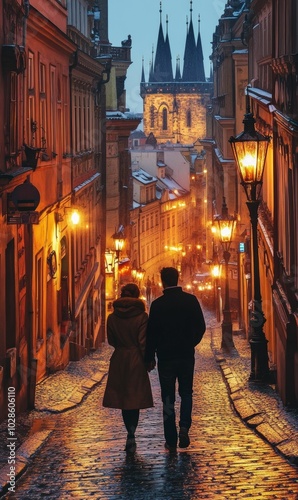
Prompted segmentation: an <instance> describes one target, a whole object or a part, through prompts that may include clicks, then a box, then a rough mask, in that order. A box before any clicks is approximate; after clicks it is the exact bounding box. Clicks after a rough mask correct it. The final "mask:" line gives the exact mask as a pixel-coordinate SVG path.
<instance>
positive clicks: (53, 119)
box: [50, 66, 57, 152]
mask: <svg viewBox="0 0 298 500" xmlns="http://www.w3.org/2000/svg"><path fill="white" fill-rule="evenodd" d="M50 85H51V88H50V94H51V95H50V99H51V121H50V123H51V137H50V141H51V144H50V147H51V148H52V149H51V151H53V152H56V133H57V130H56V109H57V106H56V68H55V67H54V66H51V67H50Z"/></svg>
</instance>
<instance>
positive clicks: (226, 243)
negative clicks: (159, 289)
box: [214, 198, 236, 350]
mask: <svg viewBox="0 0 298 500" xmlns="http://www.w3.org/2000/svg"><path fill="white" fill-rule="evenodd" d="M214 220H215V221H216V222H217V224H218V229H219V238H220V242H221V244H222V246H223V249H224V253H223V257H224V261H225V303H224V309H223V322H222V324H221V328H222V339H221V347H222V349H226V350H230V349H233V348H234V342H233V326H232V317H231V311H230V287H229V260H230V257H231V254H230V252H229V250H230V246H231V241H232V235H233V229H234V225H235V222H236V219H235V217H233V216H232V215H229V214H228V207H227V205H226V201H225V198H224V199H223V204H222V213H221V215H215V216H214Z"/></svg>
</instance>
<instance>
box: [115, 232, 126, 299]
mask: <svg viewBox="0 0 298 500" xmlns="http://www.w3.org/2000/svg"><path fill="white" fill-rule="evenodd" d="M112 238H113V240H114V247H115V253H116V261H115V295H116V297H118V289H119V259H120V253H121V250H123V247H124V240H125V238H124V234H123V232H122V231H116V232H115V233H114V234H113V235H112Z"/></svg>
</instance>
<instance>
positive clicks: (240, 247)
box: [239, 241, 245, 253]
mask: <svg viewBox="0 0 298 500" xmlns="http://www.w3.org/2000/svg"><path fill="white" fill-rule="evenodd" d="M239 252H240V253H244V252H245V243H244V242H243V241H240V243H239Z"/></svg>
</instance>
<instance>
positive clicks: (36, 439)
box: [0, 371, 107, 498]
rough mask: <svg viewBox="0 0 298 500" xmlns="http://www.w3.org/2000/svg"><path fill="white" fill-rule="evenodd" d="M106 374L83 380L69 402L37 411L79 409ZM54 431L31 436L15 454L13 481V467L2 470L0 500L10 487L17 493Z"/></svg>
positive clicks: (102, 373) (98, 374) (55, 411)
mask: <svg viewBox="0 0 298 500" xmlns="http://www.w3.org/2000/svg"><path fill="white" fill-rule="evenodd" d="M106 374H107V372H106V371H104V372H103V371H99V372H97V373H94V374H93V375H92V376H91V377H90V378H86V379H83V380H82V382H81V384H80V388H76V389H75V390H74V391H73V392H72V393H71V395H70V397H68V399H67V400H65V401H61V402H59V403H56V404H53V405H52V406H51V407H50V408H48V407H41V408H35V411H38V412H49V413H63V412H66V411H68V410H71V409H73V408H75V407H77V406H78V405H79V404H80V403H82V401H83V400H84V399H85V397H87V395H88V394H89V393H90V392H91V390H92V389H94V387H96V386H97V385H99V384H100V383H101V382H102V380H103V378H104V377H105V376H106ZM53 431H54V429H45V430H42V431H36V432H34V434H32V435H29V437H28V438H27V439H25V441H24V442H23V443H22V444H21V445H20V447H19V448H18V449H17V451H16V454H15V463H14V464H13V469H12V470H13V474H12V475H11V478H12V477H13V479H11V478H10V472H11V467H12V466H11V465H9V464H7V465H5V466H4V467H2V468H1V469H0V498H2V497H3V495H5V494H6V493H8V491H9V488H10V487H14V489H12V490H10V491H12V492H15V485H16V481H17V480H18V479H19V478H20V477H21V476H22V475H23V474H24V472H25V471H26V469H27V467H28V466H29V464H30V460H31V459H32V458H33V456H34V455H35V453H36V452H37V451H38V450H39V449H40V448H42V446H43V445H44V444H45V442H46V441H47V439H48V438H49V436H50V435H51V434H52V432H53Z"/></svg>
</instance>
